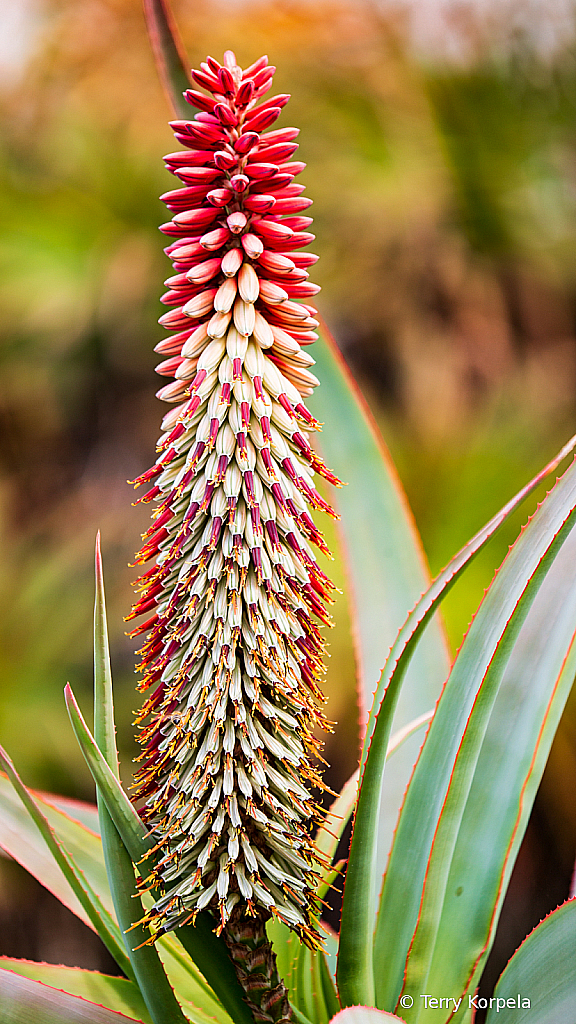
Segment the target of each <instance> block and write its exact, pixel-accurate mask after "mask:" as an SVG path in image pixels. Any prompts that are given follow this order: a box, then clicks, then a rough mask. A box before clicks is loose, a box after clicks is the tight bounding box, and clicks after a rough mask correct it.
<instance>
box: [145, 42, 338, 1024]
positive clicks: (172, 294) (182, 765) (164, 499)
mask: <svg viewBox="0 0 576 1024" xmlns="http://www.w3.org/2000/svg"><path fill="white" fill-rule="evenodd" d="M192 74H193V77H194V79H195V82H196V83H197V84H198V85H199V86H201V87H202V88H203V89H204V90H206V91H203V92H201V91H199V90H196V89H189V90H188V91H187V92H186V93H185V99H186V100H187V101H188V103H190V104H191V105H192V106H193V107H196V108H197V110H199V113H197V114H196V115H195V116H194V117H191V119H190V120H178V121H173V122H171V126H172V128H173V130H174V132H175V135H176V139H177V140H178V142H179V143H181V144H182V145H183V146H184V147H185V148H184V149H183V150H181V151H179V152H176V153H171V154H169V155H168V156H167V157H165V161H166V165H167V167H168V168H169V170H170V171H171V172H172V173H173V174H174V175H175V176H176V177H178V178H179V179H180V180H181V181H182V182H183V186H184V187H182V188H178V189H176V190H174V191H170V192H167V193H166V194H165V195H164V196H163V197H162V198H163V200H164V202H165V203H166V205H167V206H168V208H169V210H170V211H171V213H172V219H171V220H170V221H169V222H168V223H167V224H164V225H162V228H161V230H162V231H163V232H164V233H165V234H167V235H168V236H171V237H173V238H174V241H173V242H172V243H171V244H170V245H169V246H168V248H167V249H166V252H167V254H168V255H169V256H170V258H171V259H172V261H173V265H174V269H175V271H176V274H175V276H173V277H170V278H169V279H168V281H167V282H166V285H167V287H168V291H167V292H166V294H165V295H164V296H163V297H162V301H163V302H164V303H165V304H166V305H168V306H170V307H171V308H170V311H169V312H168V313H166V314H165V315H164V316H163V317H161V319H160V323H161V324H162V325H163V326H164V327H166V328H167V329H168V330H169V331H172V332H175V333H172V334H171V335H170V337H168V338H166V339H165V340H163V341H161V342H160V343H159V344H158V345H157V346H156V351H158V352H159V353H161V354H162V355H163V356H164V357H165V358H164V359H163V361H162V362H161V363H160V365H159V366H158V367H157V371H158V372H159V373H160V374H161V375H164V376H168V377H170V378H172V379H171V382H170V383H167V384H166V385H165V386H163V387H162V388H161V389H160V391H159V392H158V397H159V398H161V399H163V400H164V401H167V402H170V403H172V404H173V405H174V408H173V409H172V410H170V412H168V413H167V415H166V416H165V417H164V420H163V422H162V430H163V434H162V436H161V438H160V440H159V442H158V452H159V455H158V458H157V461H156V463H155V465H154V466H153V467H152V468H151V469H150V470H148V471H147V472H145V473H143V474H142V476H141V477H139V478H138V479H137V480H136V481H134V482H135V484H136V485H137V486H138V485H140V484H144V483H146V484H152V486H151V488H150V489H149V490H148V491H147V493H146V494H145V495H144V496H143V498H141V499H140V500H141V501H144V502H152V501H155V502H157V503H158V504H157V507H156V510H155V512H154V514H153V519H154V521H153V524H152V526H151V527H150V529H149V530H148V531H147V532H146V534H144V537H143V540H144V545H143V547H142V549H141V551H140V552H139V555H138V556H137V559H138V562H139V563H145V562H147V561H152V563H153V564H152V568H151V569H149V570H148V571H147V572H145V573H144V575H143V576H142V577H141V578H140V580H139V583H138V586H139V591H140V597H139V600H138V602H137V603H136V605H135V606H134V608H133V610H132V613H131V616H130V617H135V616H139V615H144V614H147V615H148V617H147V618H146V621H144V622H143V623H142V624H141V625H140V626H139V627H137V629H135V630H134V632H133V634H132V635H137V634H139V633H145V634H147V638H146V641H145V643H144V646H143V648H142V650H141V655H142V662H141V665H140V666H139V668H140V669H141V671H142V673H143V679H142V682H141V684H140V689H141V690H148V689H149V688H153V689H152V693H151V695H150V696H149V697H148V699H147V700H146V702H145V703H144V706H143V707H142V710H141V712H140V714H139V716H138V719H137V721H138V723H139V724H140V725H141V732H140V742H141V744H142V755H141V758H140V760H141V762H142V764H141V767H140V768H139V771H138V773H137V781H136V798H137V799H139V800H140V801H142V809H141V814H142V817H143V819H144V820H145V822H146V824H147V825H148V827H149V828H150V829H151V830H152V831H153V832H154V834H155V836H156V837H157V842H158V851H159V859H158V861H157V863H156V864H155V866H154V868H153V869H152V871H151V874H150V877H149V879H148V882H149V883H150V884H151V885H153V886H159V887H160V891H161V895H160V897H159V898H158V899H157V901H156V903H155V905H154V907H153V909H152V910H151V911H150V913H149V914H148V915H147V922H148V924H149V925H150V927H151V929H152V931H153V933H155V932H157V931H159V930H168V929H172V928H175V927H177V926H179V925H181V924H184V923H187V922H190V921H191V922H194V920H195V917H196V915H197V914H198V912H199V911H201V910H208V911H209V912H210V913H211V914H212V915H213V916H214V918H215V929H216V931H217V932H218V933H222V932H223V933H224V937H225V938H226V941H227V942H228V945H229V948H230V951H231V954H232V957H233V959H234V962H235V964H236V968H237V971H238V974H239V977H240V979H241V981H242V983H243V984H244V987H245V990H246V991H247V993H248V1001H249V1003H250V1005H251V1008H252V1009H253V1012H254V1015H255V1017H256V1018H257V1019H259V1020H274V1021H277V1020H283V1019H288V1017H289V1014H290V1008H289V1004H288V1001H287V998H286V992H285V989H284V986H283V985H282V983H281V982H280V979H279V978H278V975H277V972H276V967H275V962H274V956H273V953H272V950H271V947H270V945H269V943H268V941H267V939H266V933H265V922H266V921H267V920H268V919H269V918H270V917H271V916H274V917H276V918H278V919H279V920H281V921H283V922H284V923H285V924H286V925H288V926H289V927H290V928H292V929H294V930H295V931H296V932H297V933H298V934H299V935H300V937H301V938H302V939H303V940H304V941H305V942H307V943H308V944H309V945H311V946H317V945H318V944H319V940H318V935H317V913H318V911H317V906H316V902H315V900H314V893H315V890H316V887H317V882H318V877H319V868H320V867H321V865H320V864H319V862H318V858H317V855H316V854H315V852H314V847H313V844H312V841H311V836H310V827H311V825H312V824H313V823H314V822H316V821H317V820H318V817H319V808H318V806H317V805H316V803H315V801H314V799H313V796H312V790H314V789H318V788H323V783H322V780H321V776H320V774H319V770H318V767H317V764H318V760H319V748H320V743H319V740H318V739H317V737H316V735H315V729H316V727H317V726H320V727H322V728H326V727H327V723H326V719H325V717H324V715H323V713H322V705H323V703H324V697H323V694H322V691H321V687H320V681H321V677H322V674H323V672H324V667H323V654H324V640H323V637H322V634H321V632H320V628H319V626H320V625H321V624H329V622H330V619H329V615H328V613H327V610H326V605H327V603H328V602H329V601H330V593H331V590H332V589H333V585H332V584H331V582H330V581H329V579H328V578H327V577H326V576H325V574H324V573H323V572H322V571H321V570H320V568H319V566H318V563H317V561H316V558H315V556H314V553H313V548H312V545H315V546H317V547H318V548H320V549H321V550H322V551H327V548H326V544H325V542H324V540H323V538H322V535H321V533H320V531H319V530H318V528H317V527H316V525H315V523H314V521H313V519H312V518H311V516H310V513H309V508H310V507H311V508H313V509H321V510H323V511H325V512H327V513H328V514H330V515H332V516H334V515H335V513H334V512H333V510H332V509H331V507H330V506H329V505H328V503H327V502H326V501H325V500H324V499H323V498H322V497H321V495H320V494H319V493H318V491H317V490H316V488H315V486H314V481H313V477H314V474H315V473H319V474H320V475H322V476H323V477H324V478H325V479H327V480H329V481H330V482H332V483H334V484H338V483H339V481H338V480H337V479H336V478H335V477H334V476H333V474H332V473H330V471H329V470H327V469H326V467H325V465H324V464H323V462H322V460H321V459H320V458H319V456H318V455H317V454H316V452H315V451H314V449H313V448H312V447H311V445H310V442H309V439H308V432H309V431H310V430H315V429H317V428H318V427H319V424H318V423H317V422H316V421H315V420H314V418H313V416H312V415H311V413H310V412H309V410H308V409H307V408H306V405H305V404H304V399H305V398H306V396H308V395H310V394H311V393H312V391H313V389H314V387H315V386H316V385H317V383H318V381H317V378H316V377H315V376H314V375H313V374H312V373H311V370H310V367H311V366H312V365H313V363H314V360H313V359H312V358H311V357H310V356H309V355H308V353H307V352H306V351H305V348H306V347H307V346H308V345H310V344H311V343H312V342H313V341H315V340H316V338H317V337H318V336H317V334H316V333H315V328H316V327H317V326H318V322H317V320H316V319H315V313H316V310H315V308H314V307H313V306H311V305H309V300H310V299H311V298H312V297H313V296H314V295H315V294H316V293H317V292H318V291H319V288H318V286H317V285H315V284H313V283H311V282H310V281H309V279H308V269H307V268H308V267H310V266H312V265H313V264H314V263H315V262H316V259H317V257H316V256H315V255H313V254H312V253H310V252H301V251H299V250H300V249H301V248H302V246H305V245H307V244H308V243H309V242H310V241H312V240H313V238H314V236H313V235H312V234H310V233H309V232H308V230H307V229H308V228H309V226H310V224H311V218H309V217H307V216H303V215H302V214H303V211H304V210H305V209H307V208H308V207H309V205H310V200H309V199H307V198H305V197H304V196H303V195H302V193H303V191H304V188H303V186H301V185H299V184H296V183H295V182H294V178H295V176H296V175H297V174H299V173H300V171H301V170H302V169H303V167H304V164H302V163H300V162H298V161H295V160H293V159H292V158H293V156H294V154H295V152H296V150H297V148H298V147H297V144H296V142H295V141H294V140H295V139H296V136H297V135H298V130H297V129H296V128H283V129H279V130H275V131H270V130H268V129H270V127H271V125H272V124H273V123H274V121H275V120H276V119H277V117H278V115H279V114H280V112H281V109H282V107H283V106H284V105H285V104H286V102H287V100H288V99H289V97H288V96H287V95H277V96H274V97H272V98H271V99H268V100H265V101H262V98H263V96H264V95H265V94H266V92H267V91H268V90H269V88H270V85H271V82H272V78H273V74H274V68H271V67H269V66H268V61H267V58H266V57H262V58H260V60H258V61H256V63H255V64H253V65H252V66H251V67H250V68H248V69H246V70H245V71H242V69H241V68H239V67H238V66H237V64H236V58H235V56H234V54H233V53H231V52H230V51H228V52H227V53H226V54H225V55H224V62H223V64H222V65H221V64H219V63H218V62H217V61H215V60H213V59H212V58H208V59H207V61H206V63H204V64H202V66H201V69H200V70H198V71H193V72H192Z"/></svg>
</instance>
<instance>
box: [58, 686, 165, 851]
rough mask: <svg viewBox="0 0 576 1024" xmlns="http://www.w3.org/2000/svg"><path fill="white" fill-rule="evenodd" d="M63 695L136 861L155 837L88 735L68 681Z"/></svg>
mask: <svg viewBox="0 0 576 1024" xmlns="http://www.w3.org/2000/svg"><path fill="white" fill-rule="evenodd" d="M64 698H65V701H66V707H67V709H68V714H69V716H70V721H71V723H72V728H73V729H74V733H75V735H76V739H77V740H78V743H79V745H80V749H81V751H82V753H83V754H84V758H85V760H86V763H87V765H88V767H89V769H90V772H91V774H92V777H93V779H94V782H95V783H96V786H97V787H98V793H99V794H100V795H101V796H102V799H103V800H104V802H105V804H106V808H107V810H108V812H109V814H110V815H111V817H112V820H113V821H114V824H115V826H116V828H117V829H118V832H119V833H120V835H121V836H122V841H123V843H124V845H125V847H126V849H127V850H128V853H129V854H130V856H131V858H132V860H133V861H134V862H135V863H136V864H137V863H138V862H139V861H141V860H142V857H144V855H145V854H146V853H147V851H149V850H151V849H152V848H153V846H154V845H155V843H154V839H153V837H152V836H151V835H150V833H149V832H148V829H147V828H146V826H145V824H144V822H143V821H142V819H141V817H140V816H139V814H138V812H137V810H136V808H135V807H134V805H133V804H132V802H131V801H130V799H129V798H128V796H127V794H126V793H125V791H124V789H123V788H122V785H121V783H120V780H119V778H118V776H117V775H116V774H115V773H114V772H113V771H112V769H111V768H110V765H109V764H108V762H107V761H106V759H105V757H104V755H103V753H102V751H101V749H100V747H99V746H98V744H97V743H96V740H95V739H94V737H93V736H92V735H91V733H90V730H89V728H88V726H87V725H86V722H85V720H84V717H83V715H82V712H81V711H80V708H79V707H78V703H77V701H76V698H75V696H74V693H73V690H72V687H71V686H70V684H69V683H67V684H66V687H65V688H64Z"/></svg>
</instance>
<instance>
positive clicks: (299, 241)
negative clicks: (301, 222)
mask: <svg viewBox="0 0 576 1024" xmlns="http://www.w3.org/2000/svg"><path fill="white" fill-rule="evenodd" d="M315 238H316V235H313V234H311V233H310V232H309V231H295V232H294V234H293V235H292V238H288V239H287V240H286V241H284V242H282V243H281V244H282V245H283V246H284V247H285V248H287V249H290V250H292V249H299V248H300V247H301V246H302V245H308V243H309V242H313V241H314V239H315Z"/></svg>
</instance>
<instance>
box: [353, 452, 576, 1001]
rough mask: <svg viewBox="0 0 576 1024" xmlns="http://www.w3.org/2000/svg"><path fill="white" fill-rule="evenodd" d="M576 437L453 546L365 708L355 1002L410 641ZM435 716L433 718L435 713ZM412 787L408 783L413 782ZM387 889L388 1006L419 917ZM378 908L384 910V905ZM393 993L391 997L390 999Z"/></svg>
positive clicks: (399, 891) (367, 983)
mask: <svg viewBox="0 0 576 1024" xmlns="http://www.w3.org/2000/svg"><path fill="white" fill-rule="evenodd" d="M575 443H576V438H572V440H571V441H570V442H569V443H568V444H567V445H565V447H564V448H563V449H562V451H561V452H560V453H559V454H558V455H557V456H556V458H554V459H553V460H552V461H551V462H550V463H549V464H548V465H547V466H546V467H545V468H544V469H543V470H542V471H541V472H540V473H539V474H538V475H537V476H536V477H534V479H533V480H531V481H530V483H528V484H527V485H526V486H525V487H524V488H522V490H521V491H520V492H519V493H518V494H517V495H516V496H515V497H514V498H513V499H512V500H511V501H509V502H508V503H507V505H505V506H504V508H503V509H501V511H500V512H499V513H497V515H496V516H494V517H493V518H492V519H491V520H490V522H489V523H488V524H487V525H486V526H485V527H484V528H483V529H482V530H480V531H479V532H478V533H477V534H476V535H475V537H473V538H472V540H471V541H469V543H468V544H466V545H465V546H464V547H463V548H462V549H461V551H460V552H458V554H457V555H456V556H455V557H454V558H453V559H452V560H451V562H450V563H449V564H448V566H447V567H446V569H444V570H443V571H442V572H441V573H440V574H439V576H438V577H437V578H436V580H435V581H434V583H433V584H432V586H431V587H430V588H429V590H428V591H427V592H426V593H425V594H424V595H423V596H422V598H421V599H420V601H419V602H418V603H417V605H416V607H415V608H414V610H413V611H412V612H411V613H410V615H409V616H408V619H407V621H406V623H405V624H404V626H403V627H402V629H401V630H400V632H399V634H398V637H397V639H396V641H395V643H394V645H393V647H392V649H391V651H390V654H389V656H388V659H387V662H386V665H385V667H384V670H383V672H382V675H381V677H380V681H379V684H378V687H377V690H376V693H375V696H374V703H373V706H372V710H371V713H370V719H369V722H368V727H367V730H366V737H365V740H364V746H363V750H362V757H361V762H360V773H361V775H360V777H361V785H360V792H359V798H358V803H357V808H356V817H355V827H354V832H353V835H352V843H351V848H350V858H349V861H348V870H347V875H346V886H345V891H344V903H343V909H342V928H341V937H340V948H339V955H338V986H339V991H340V997H341V999H342V1001H343V1002H344V1003H345V1004H347V1005H353V1004H354V1003H359V1002H361V1001H364V1000H365V1001H366V1002H370V1003H372V1002H375V1001H376V993H375V987H374V973H373V931H374V926H375V920H376V913H375V910H376V887H377V882H378V877H379V875H378V874H377V868H378V865H379V861H378V844H377V822H378V812H379V807H380V797H381V793H382V784H383V775H384V766H385V756H386V749H387V745H388V737H389V735H390V728H391V724H392V718H393V715H394V710H395V706H396V701H397V698H398V694H399V691H400V687H401V685H402V682H403V678H404V675H405V672H406V669H407V666H408V663H409V661H410V658H411V656H412V653H413V651H414V648H415V647H416V644H417V642H418V640H419V638H420V635H421V634H422V632H423V630H424V628H425V626H426V625H427V623H428V621H429V620H430V618H431V616H432V614H433V612H434V610H435V608H436V607H437V605H438V603H439V601H440V600H441V599H442V597H443V596H444V595H445V594H446V593H447V591H448V590H449V589H450V587H451V586H452V585H453V584H454V583H455V581H456V579H457V578H458V577H459V576H460V574H461V573H462V572H463V571H464V569H465V567H466V565H467V564H468V563H469V562H470V561H471V559H472V558H473V557H474V556H475V555H476V554H477V553H478V551H480V550H481V548H482V547H483V546H484V544H486V542H487V541H488V540H489V539H490V537H491V536H493V534H494V533H495V532H496V530H497V529H498V527H499V526H500V525H501V524H502V523H503V522H504V521H505V520H506V519H507V518H508V517H509V516H510V515H511V514H512V512H513V511H514V510H515V509H516V508H517V507H518V506H519V505H520V504H521V502H522V501H523V500H524V499H525V498H526V497H527V496H528V495H529V494H530V493H531V492H532V491H533V490H534V489H535V487H537V486H538V484H539V483H540V482H541V481H542V480H543V479H544V478H545V477H546V476H547V475H549V474H550V473H551V472H552V471H553V470H554V469H556V467H557V466H558V465H559V463H560V462H561V461H562V459H563V458H564V457H565V456H566V455H567V454H568V453H569V452H570V451H571V450H572V448H573V447H574V444H575ZM526 610H527V608H526ZM437 713H438V712H436V715H437ZM436 715H435V718H434V719H433V722H434V721H435V719H436ZM431 730H432V726H431ZM431 730H430V731H431ZM443 757H444V755H442V757H441V761H442V760H443ZM410 790H412V785H411V787H410ZM438 810H439V809H438ZM428 811H429V808H427V812H428ZM413 827H414V828H417V827H419V826H418V822H417V820H415V819H414V825H413ZM432 831H433V830H432ZM431 838H432V837H431V836H430V841H431ZM415 842H416V849H417V851H418V857H420V856H421V838H420V836H419V837H418V839H417V840H415ZM397 846H398V833H396V839H395V843H394V846H393V849H392V855H393V854H394V850H395V849H396V848H397ZM392 855H391V856H392ZM403 856H404V857H405V858H406V860H405V864H404V869H405V870H408V868H409V867H410V870H411V869H412V862H413V850H412V848H411V849H410V850H409V851H404V852H403ZM426 860H427V853H426V855H425V861H424V863H425V862H426ZM389 873H390V865H389V867H388V871H387V876H386V877H388V875H389ZM409 888H410V890H411V892H412V897H411V899H412V901H413V902H414V903H415V905H416V911H417V907H418V904H419V895H418V892H419V890H417V889H415V888H414V886H413V883H412V881H411V882H410V885H409ZM389 891H390V892H392V894H393V895H394V896H395V899H396V900H398V901H399V902H400V904H401V906H398V907H397V908H395V914H394V915H393V916H392V917H389V918H388V919H389V920H392V921H394V922H395V925H394V928H392V929H391V932H393V933H394V938H395V940H396V938H397V937H398V936H399V934H400V932H401V933H402V941H401V942H399V943H398V944H397V946H396V947H395V950H394V952H393V953H391V957H390V960H387V959H386V960H382V959H381V956H380V955H379V956H378V960H377V963H378V964H379V965H381V964H382V963H385V964H386V965H387V969H386V975H385V977H386V979H390V978H391V977H394V982H393V983H391V982H390V983H389V982H388V981H387V982H386V983H384V981H380V979H379V987H380V990H382V986H383V985H384V984H386V985H389V984H392V990H391V991H388V990H387V994H386V998H385V1001H382V999H383V997H380V998H379V1002H380V1005H381V1006H382V1005H384V1006H388V1007H390V1006H392V1007H393V1006H394V1005H395V1003H396V998H397V996H398V992H397V991H396V989H395V988H394V986H395V985H396V983H397V976H398V972H399V971H400V965H399V962H398V961H399V958H400V953H399V949H400V948H402V950H403V957H404V960H405V957H406V954H407V951H408V945H407V944H406V945H404V942H405V936H404V929H406V931H407V930H408V928H411V930H410V936H411V935H412V934H413V931H414V928H415V926H416V921H415V920H414V921H412V920H411V918H410V916H409V915H406V914H405V899H406V900H407V899H408V897H407V895H405V891H404V888H398V887H397V886H396V885H395V886H390V890H389ZM380 913H382V910H381V911H380ZM383 919H384V918H383ZM407 921H410V924H408V923H406V922H407ZM390 941H391V940H390ZM406 941H407V940H406ZM404 960H403V961H402V964H403V963H404ZM380 973H382V972H380ZM393 994H394V999H393V1001H392V995H393Z"/></svg>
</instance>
